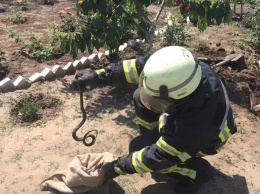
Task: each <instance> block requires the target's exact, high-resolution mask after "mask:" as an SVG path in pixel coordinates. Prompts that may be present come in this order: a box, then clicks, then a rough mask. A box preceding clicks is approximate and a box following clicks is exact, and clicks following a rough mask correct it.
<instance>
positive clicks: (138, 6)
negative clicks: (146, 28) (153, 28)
mask: <svg viewBox="0 0 260 194" xmlns="http://www.w3.org/2000/svg"><path fill="white" fill-rule="evenodd" d="M134 2H135V5H136V8H137V10H138V12H139V13H140V14H141V15H142V16H143V17H144V19H145V20H146V21H147V22H148V23H149V24H150V25H152V21H151V20H150V19H149V18H148V17H147V15H146V14H145V13H144V11H143V9H142V8H141V6H140V3H139V2H138V1H137V0H134Z"/></svg>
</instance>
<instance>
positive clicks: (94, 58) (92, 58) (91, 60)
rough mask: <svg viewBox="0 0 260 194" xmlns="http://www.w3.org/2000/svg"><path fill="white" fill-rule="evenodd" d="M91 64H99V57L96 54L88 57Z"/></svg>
mask: <svg viewBox="0 0 260 194" xmlns="http://www.w3.org/2000/svg"><path fill="white" fill-rule="evenodd" d="M88 60H89V63H93V62H97V61H98V55H97V54H95V53H92V54H91V55H90V56H89V57H88Z"/></svg>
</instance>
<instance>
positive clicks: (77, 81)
mask: <svg viewBox="0 0 260 194" xmlns="http://www.w3.org/2000/svg"><path fill="white" fill-rule="evenodd" d="M86 85H87V86H92V87H95V86H97V81H96V78H95V75H94V73H92V72H84V73H83V72H79V73H77V74H76V76H75V78H74V79H73V80H72V86H73V87H74V88H77V87H78V86H86Z"/></svg>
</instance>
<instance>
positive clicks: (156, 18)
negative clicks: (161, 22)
mask: <svg viewBox="0 0 260 194" xmlns="http://www.w3.org/2000/svg"><path fill="white" fill-rule="evenodd" d="M164 4H165V0H163V1H162V3H161V9H160V10H159V12H158V13H157V15H156V17H155V21H156V22H157V21H158V19H159V17H160V15H161V13H162V10H163V7H164Z"/></svg>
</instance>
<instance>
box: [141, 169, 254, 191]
mask: <svg viewBox="0 0 260 194" xmlns="http://www.w3.org/2000/svg"><path fill="white" fill-rule="evenodd" d="M160 178H161V177H160ZM157 179H159V178H158V176H157ZM157 179H156V180H157ZM157 181H158V180H157ZM164 181H165V180H164ZM174 185H175V184H174V182H164V183H162V182H159V183H155V184H153V185H149V186H147V187H146V188H144V189H143V190H142V192H141V194H169V193H172V194H175V192H174V190H173V188H174ZM194 194H195V193H194ZM196 194H249V191H248V187H247V183H246V179H245V177H243V176H240V175H234V176H233V177H230V176H227V175H225V174H223V173H219V174H218V175H216V177H215V178H214V179H213V180H212V181H210V182H208V183H205V184H204V185H203V186H202V187H201V189H200V190H199V191H198V192H196Z"/></svg>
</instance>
